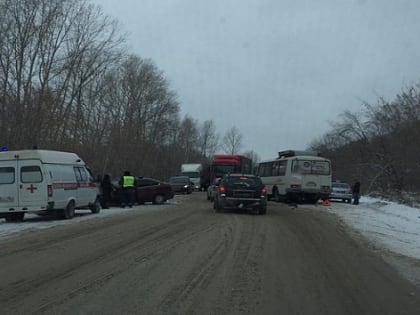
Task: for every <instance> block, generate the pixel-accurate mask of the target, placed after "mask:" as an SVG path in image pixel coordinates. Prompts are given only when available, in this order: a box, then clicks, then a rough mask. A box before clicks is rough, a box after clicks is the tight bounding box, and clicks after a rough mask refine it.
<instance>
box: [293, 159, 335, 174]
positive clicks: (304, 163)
mask: <svg viewBox="0 0 420 315" xmlns="http://www.w3.org/2000/svg"><path fill="white" fill-rule="evenodd" d="M292 173H294V174H302V175H309V174H311V175H329V174H330V162H329V161H318V160H294V161H293V164H292Z"/></svg>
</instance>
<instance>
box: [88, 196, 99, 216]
mask: <svg viewBox="0 0 420 315" xmlns="http://www.w3.org/2000/svg"><path fill="white" fill-rule="evenodd" d="M89 208H90V211H92V213H99V212H100V211H101V201H100V199H99V197H97V198H96V200H95V202H94V203H93V204H91V205H90V207H89Z"/></svg>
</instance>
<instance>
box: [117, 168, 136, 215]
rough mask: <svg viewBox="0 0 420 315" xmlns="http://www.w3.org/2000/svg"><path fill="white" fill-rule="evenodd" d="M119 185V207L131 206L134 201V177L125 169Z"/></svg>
mask: <svg viewBox="0 0 420 315" xmlns="http://www.w3.org/2000/svg"><path fill="white" fill-rule="evenodd" d="M120 186H121V188H122V204H121V207H123V208H125V207H126V206H128V207H130V208H131V207H133V203H134V200H133V199H134V188H135V187H136V178H135V177H134V176H133V175H131V174H130V172H129V171H125V172H124V175H123V176H122V177H121V179H120Z"/></svg>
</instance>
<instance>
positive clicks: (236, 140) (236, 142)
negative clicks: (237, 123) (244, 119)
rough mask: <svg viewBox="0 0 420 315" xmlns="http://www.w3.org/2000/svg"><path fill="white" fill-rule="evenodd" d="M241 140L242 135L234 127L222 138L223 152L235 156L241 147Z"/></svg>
mask: <svg viewBox="0 0 420 315" xmlns="http://www.w3.org/2000/svg"><path fill="white" fill-rule="evenodd" d="M242 138H243V136H242V134H241V133H240V132H239V130H238V129H237V128H236V127H232V128H230V129H229V130H227V131H226V133H225V135H224V136H223V142H222V149H223V151H224V152H225V153H229V154H237V153H238V152H239V150H240V149H241V147H242Z"/></svg>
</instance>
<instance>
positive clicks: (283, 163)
mask: <svg viewBox="0 0 420 315" xmlns="http://www.w3.org/2000/svg"><path fill="white" fill-rule="evenodd" d="M286 166H287V161H280V162H279V169H278V175H279V176H284V175H286Z"/></svg>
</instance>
